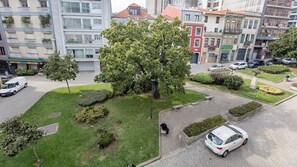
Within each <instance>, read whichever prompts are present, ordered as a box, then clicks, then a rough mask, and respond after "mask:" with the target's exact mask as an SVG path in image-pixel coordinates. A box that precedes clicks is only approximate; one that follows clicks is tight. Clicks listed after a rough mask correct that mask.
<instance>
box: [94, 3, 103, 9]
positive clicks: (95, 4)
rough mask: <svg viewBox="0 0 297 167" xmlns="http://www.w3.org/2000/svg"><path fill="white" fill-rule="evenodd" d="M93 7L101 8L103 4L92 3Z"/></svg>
mask: <svg viewBox="0 0 297 167" xmlns="http://www.w3.org/2000/svg"><path fill="white" fill-rule="evenodd" d="M92 9H93V10H97V9H101V4H100V3H92Z"/></svg>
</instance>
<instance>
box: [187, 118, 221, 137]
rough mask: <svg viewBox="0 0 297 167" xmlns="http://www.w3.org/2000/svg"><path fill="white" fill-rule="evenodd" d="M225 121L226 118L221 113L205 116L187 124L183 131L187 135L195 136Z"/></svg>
mask: <svg viewBox="0 0 297 167" xmlns="http://www.w3.org/2000/svg"><path fill="white" fill-rule="evenodd" d="M225 122H226V120H225V119H224V118H223V117H222V116H221V115H216V116H214V117H210V118H207V119H205V120H203V121H202V122H196V123H193V124H191V125H189V126H187V127H186V128H185V129H184V130H183V131H184V132H185V134H186V135H187V136H188V137H192V136H197V135H199V134H201V133H203V132H205V131H207V130H208V129H211V128H214V127H216V126H219V125H222V124H223V123H225Z"/></svg>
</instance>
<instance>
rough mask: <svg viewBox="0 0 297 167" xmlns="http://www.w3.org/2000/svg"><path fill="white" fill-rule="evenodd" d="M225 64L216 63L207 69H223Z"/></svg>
mask: <svg viewBox="0 0 297 167" xmlns="http://www.w3.org/2000/svg"><path fill="white" fill-rule="evenodd" d="M223 68H225V66H224V65H223V64H214V65H212V66H210V67H208V68H207V71H213V70H218V69H223Z"/></svg>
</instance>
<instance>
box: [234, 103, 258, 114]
mask: <svg viewBox="0 0 297 167" xmlns="http://www.w3.org/2000/svg"><path fill="white" fill-rule="evenodd" d="M261 106H262V104H261V103H257V102H255V101H252V102H249V103H247V104H244V105H241V106H238V107H235V108H232V109H230V110H229V113H230V114H231V115H233V116H235V117H240V116H242V115H244V114H246V113H248V112H250V111H253V110H255V109H257V108H259V107H261Z"/></svg>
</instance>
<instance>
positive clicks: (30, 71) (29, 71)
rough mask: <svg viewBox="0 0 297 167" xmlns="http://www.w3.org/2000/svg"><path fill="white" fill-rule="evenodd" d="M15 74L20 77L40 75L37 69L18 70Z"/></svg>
mask: <svg viewBox="0 0 297 167" xmlns="http://www.w3.org/2000/svg"><path fill="white" fill-rule="evenodd" d="M15 72H16V74H17V75H19V76H22V75H35V74H37V73H38V71H37V70H36V69H16V70H15Z"/></svg>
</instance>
